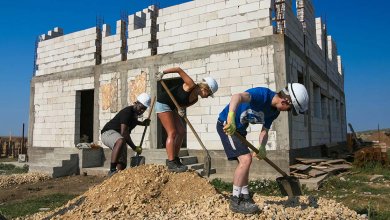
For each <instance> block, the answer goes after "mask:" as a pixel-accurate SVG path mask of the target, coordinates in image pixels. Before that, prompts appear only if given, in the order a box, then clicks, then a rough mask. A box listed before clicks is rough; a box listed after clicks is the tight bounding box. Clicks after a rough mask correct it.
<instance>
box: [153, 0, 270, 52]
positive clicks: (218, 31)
mask: <svg viewBox="0 0 390 220" xmlns="http://www.w3.org/2000/svg"><path fill="white" fill-rule="evenodd" d="M272 7H273V6H272V1H270V0H255V1H254V0H240V1H237V0H208V1H205V0H195V1H190V2H186V3H183V4H180V5H175V6H171V7H168V8H163V9H161V10H159V16H158V18H157V25H158V27H159V32H158V33H157V39H158V45H159V47H158V50H157V53H158V54H164V53H169V52H174V51H180V50H186V49H193V48H197V47H204V46H209V45H214V44H220V43H226V42H232V41H238V40H244V39H249V38H255V37H260V36H267V35H272V34H273V33H274V28H273V26H272V25H271V9H272Z"/></svg>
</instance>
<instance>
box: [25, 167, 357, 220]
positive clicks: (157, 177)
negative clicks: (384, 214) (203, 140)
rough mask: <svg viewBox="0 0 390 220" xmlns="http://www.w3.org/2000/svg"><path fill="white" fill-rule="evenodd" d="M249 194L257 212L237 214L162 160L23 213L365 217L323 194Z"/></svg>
mask: <svg viewBox="0 0 390 220" xmlns="http://www.w3.org/2000/svg"><path fill="white" fill-rule="evenodd" d="M253 199H254V201H255V202H256V204H258V205H259V207H260V208H261V209H262V213H259V214H256V215H244V214H236V213H233V212H231V211H230V210H229V199H228V196H227V195H223V194H220V193H218V192H217V191H216V190H215V189H214V187H213V186H212V185H211V184H210V183H209V182H208V180H207V179H204V178H202V177H200V176H199V175H198V174H197V173H196V172H193V171H189V172H184V173H170V172H168V171H167V169H166V167H165V166H161V165H142V166H138V167H135V168H131V169H126V170H124V171H121V172H119V173H117V174H115V175H114V176H112V177H111V178H109V179H107V180H105V181H104V182H103V183H101V184H100V185H97V186H94V187H92V188H91V189H89V190H88V191H87V192H85V193H84V194H83V195H80V196H79V197H77V198H75V199H73V200H71V201H69V202H68V203H67V204H66V205H64V206H62V207H60V208H57V209H56V210H53V211H51V212H41V213H37V214H35V215H33V216H28V217H27V219H364V217H363V216H360V215H358V214H357V213H356V212H355V211H352V210H349V209H348V208H346V207H345V206H343V205H342V204H339V203H337V202H335V201H333V200H327V199H323V198H315V197H310V196H309V197H308V196H301V197H293V198H290V199H288V198H287V197H266V196H261V195H258V194H255V195H254V197H253ZM302 207H304V208H302ZM23 219H25V218H23Z"/></svg>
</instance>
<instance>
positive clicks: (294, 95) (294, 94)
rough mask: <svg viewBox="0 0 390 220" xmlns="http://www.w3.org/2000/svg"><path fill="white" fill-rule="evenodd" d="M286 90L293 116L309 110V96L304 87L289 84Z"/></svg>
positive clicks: (298, 84) (297, 84)
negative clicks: (292, 107)
mask: <svg viewBox="0 0 390 220" xmlns="http://www.w3.org/2000/svg"><path fill="white" fill-rule="evenodd" d="M287 90H288V93H289V96H290V98H291V102H292V104H293V106H294V109H293V114H294V115H298V114H303V113H305V111H306V110H307V109H308V108H309V95H308V94H307V90H306V88H305V86H304V85H302V84H300V83H289V84H288V85H287Z"/></svg>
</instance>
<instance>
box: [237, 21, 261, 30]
mask: <svg viewBox="0 0 390 220" xmlns="http://www.w3.org/2000/svg"><path fill="white" fill-rule="evenodd" d="M257 27H258V22H257V21H247V22H242V23H238V24H237V32H240V31H246V30H249V29H255V28H257Z"/></svg>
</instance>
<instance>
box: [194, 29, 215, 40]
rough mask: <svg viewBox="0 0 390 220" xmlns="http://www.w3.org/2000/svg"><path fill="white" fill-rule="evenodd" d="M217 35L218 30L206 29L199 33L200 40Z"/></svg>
mask: <svg viewBox="0 0 390 220" xmlns="http://www.w3.org/2000/svg"><path fill="white" fill-rule="evenodd" d="M216 35H217V29H216V28H211V29H206V30H203V31H199V32H198V37H199V38H205V37H211V36H216Z"/></svg>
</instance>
